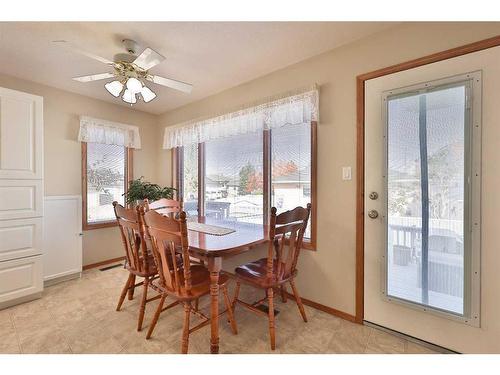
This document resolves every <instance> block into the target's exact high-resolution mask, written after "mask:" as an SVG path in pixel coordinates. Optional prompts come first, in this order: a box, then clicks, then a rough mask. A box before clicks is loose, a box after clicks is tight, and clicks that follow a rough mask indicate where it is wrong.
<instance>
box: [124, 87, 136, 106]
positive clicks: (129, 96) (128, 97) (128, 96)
mask: <svg viewBox="0 0 500 375" xmlns="http://www.w3.org/2000/svg"><path fill="white" fill-rule="evenodd" d="M122 99H123V101H124V102H125V103H129V104H135V103H136V102H137V97H136V96H135V94H134V93H132V92H131V91H130V90H129V89H127V90H125V92H124V93H123V96H122Z"/></svg>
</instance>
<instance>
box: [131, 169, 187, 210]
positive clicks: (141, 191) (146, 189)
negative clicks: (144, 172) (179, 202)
mask: <svg viewBox="0 0 500 375" xmlns="http://www.w3.org/2000/svg"><path fill="white" fill-rule="evenodd" d="M143 178H144V176H141V177H140V178H138V179H136V180H132V181H129V188H128V190H127V192H126V193H124V194H123V195H124V196H125V202H126V203H127V204H129V205H134V204H137V205H139V204H141V203H142V201H143V200H144V199H148V200H149V201H150V202H154V201H157V200H158V199H161V198H167V199H173V198H174V192H175V191H177V189H175V188H173V187H161V186H160V185H158V184H153V183H151V182H148V181H144V180H143Z"/></svg>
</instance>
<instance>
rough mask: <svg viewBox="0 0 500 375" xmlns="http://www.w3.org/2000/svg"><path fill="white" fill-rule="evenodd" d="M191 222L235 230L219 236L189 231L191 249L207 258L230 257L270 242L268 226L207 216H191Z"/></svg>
mask: <svg viewBox="0 0 500 375" xmlns="http://www.w3.org/2000/svg"><path fill="white" fill-rule="evenodd" d="M188 220H189V221H195V222H198V223H203V224H208V225H216V226H219V227H224V228H231V229H234V232H232V233H229V234H225V235H222V236H217V235H213V234H208V233H202V232H197V231H194V230H188V236H189V247H190V249H191V250H192V251H194V252H195V253H198V254H200V255H203V256H206V257H218V256H229V255H235V254H239V253H242V252H245V251H248V250H249V249H250V248H252V247H254V246H257V245H260V244H263V243H266V242H267V241H268V238H269V235H268V226H267V225H263V224H250V223H242V222H238V221H230V220H219V219H215V218H211V217H205V216H191V217H189V219H188Z"/></svg>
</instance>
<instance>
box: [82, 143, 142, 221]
mask: <svg viewBox="0 0 500 375" xmlns="http://www.w3.org/2000/svg"><path fill="white" fill-rule="evenodd" d="M81 144H82V154H81V157H82V164H81V176H82V178H81V180H82V229H83V230H93V229H101V228H110V227H116V226H117V225H118V224H117V222H116V220H113V221H108V222H104V223H98V224H89V223H88V222H87V143H86V142H81ZM125 156H126V157H125V193H126V192H127V191H128V183H129V181H130V180H132V179H133V178H134V149H133V148H130V147H126V148H125Z"/></svg>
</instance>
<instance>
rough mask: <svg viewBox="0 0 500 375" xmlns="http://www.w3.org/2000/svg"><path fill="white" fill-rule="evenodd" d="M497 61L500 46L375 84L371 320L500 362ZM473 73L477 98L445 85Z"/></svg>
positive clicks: (368, 263)
mask: <svg viewBox="0 0 500 375" xmlns="http://www.w3.org/2000/svg"><path fill="white" fill-rule="evenodd" d="M499 61H500V47H495V48H490V49H486V50H484V51H480V52H475V53H470V54H467V55H464V56H460V57H456V58H452V59H449V60H444V61H440V62H437V63H433V64H429V65H425V66H421V67H418V68H414V69H410V70H405V71H401V72H398V73H394V74H390V75H387V76H383V77H379V78H375V79H372V80H368V81H366V83H365V104H366V106H365V194H364V196H365V220H364V223H365V233H364V239H365V241H364V243H365V248H364V252H365V257H364V258H365V259H364V319H365V320H366V321H368V322H371V323H375V324H377V325H380V326H383V327H387V328H390V329H392V330H395V331H398V332H402V333H405V334H407V335H410V336H413V337H416V338H419V339H422V340H425V341H428V342H431V343H434V344H437V345H440V346H443V347H445V348H449V349H452V350H455V351H458V352H462V353H500V340H499V339H498V338H499V337H500V320H499V319H498V316H500V303H499V298H498V285H500V274H499V272H498V265H499V264H500V252H499V251H498V210H499V206H500V201H499V200H498V198H497V196H498V186H500V185H499V183H500V174H499V172H498V164H499V162H500V157H499V155H500V154H499V149H500V143H499V139H500V138H499V137H498V119H499V118H500V106H499V105H498V98H499V96H498V95H499V94H498V88H499V87H500V65H499ZM468 73H471V74H469V76H470V77H474V82H472V86H471V89H470V91H469V93H470V95H465V96H464V92H463V89H461V88H460V85H458V86H457V85H454V86H452V87H453V88H451V87H450V89H449V90H445V89H444V87H443V86H441V84H440V83H439V82H442V80H443V79H450V80H461V79H462V77H464V76H465V77H466V78H467V74H468ZM478 73H482V74H481V75H482V95H481V94H478V93H477V91H476V87H477V86H476V84H481V82H480V81H481V79H480V78H479V77H478V76H477V74H478ZM481 75H480V76H481ZM476 77H477V78H476ZM435 82H438V83H435ZM426 84H427V85H428V86H429V88H428V89H425V88H421V86H425V85H426ZM419 87H420V88H419ZM445 92H448V94H446V95H444V93H445ZM452 94H453V95H452ZM388 95H389V96H388ZM393 95H396V96H393ZM478 98H480V102H478ZM384 99H385V102H384ZM438 99H439V100H438ZM458 99H460V100H459V101H458ZM393 100H394V101H393ZM384 103H388V104H384ZM467 103H469V104H467ZM464 107H465V110H464ZM384 108H385V110H384ZM391 108H392V109H391ZM469 111H470V112H472V115H467V113H468V112H469ZM384 113H385V114H386V116H384ZM481 116H482V121H481V120H480V119H481ZM466 117H468V118H469V119H470V120H469V121H468V122H466V121H465V118H466ZM478 117H479V121H477V118H478ZM425 129H427V130H426V131H425ZM478 132H482V141H481V137H480V136H479V137H477V135H478ZM480 134H481V133H479V135H480ZM467 139H471V143H472V147H471V150H470V151H468V148H467V147H466V145H467V143H466V142H467ZM481 143H482V144H481ZM477 145H479V146H480V147H477ZM478 149H479V150H481V149H482V162H480V160H481V158H480V156H481V155H477V151H478ZM467 152H470V154H469V155H474V156H473V157H472V161H469V163H471V164H472V165H473V167H466V166H465V165H464V164H465V163H467V161H468V160H470V159H469V158H466V157H465V156H464V153H466V155H467ZM476 156H479V157H476ZM471 164H468V165H469V166H470V165H471ZM458 169H461V170H462V171H468V172H467V173H465V172H464V177H465V178H464V179H463V180H461V179H460V178H458V179H457V178H455V176H456V174H455V171H456V170H458ZM471 172H472V173H471ZM467 175H468V176H470V177H469V178H467ZM436 181H437V182H438V183H439V184H438V183H437V182H436ZM451 182H452V183H453V184H451ZM478 188H479V190H480V194H481V201H482V204H479V203H478V202H477V201H476V198H475V196H476V193H475V192H477V191H478ZM372 192H376V193H378V196H376V195H374V194H371V193H372ZM461 200H462V201H461ZM425 202H427V203H425ZM443 202H444V204H442V203H443ZM465 202H467V203H469V204H465ZM425 205H427V207H425ZM460 206H463V207H464V208H463V209H462V211H460ZM377 213H378V216H377V215H376V214H377ZM466 213H467V214H466ZM479 214H480V215H479ZM460 216H462V217H463V219H461V220H460V219H458V218H459V217H460ZM479 216H480V217H479ZM478 217H479V219H478ZM479 228H481V230H480V231H479ZM461 231H462V233H461ZM479 232H481V233H479ZM457 233H458V235H457ZM468 239H469V240H468ZM479 242H480V243H479ZM467 244H470V245H469V246H467ZM479 251H480V262H479V259H478V258H479V257H478V256H477V255H479V253H478V252H479ZM464 257H465V259H464ZM467 259H469V261H467ZM479 275H480V280H479ZM479 281H480V291H479V285H478V283H479ZM456 286H460V287H461V288H462V290H459V289H458V290H457V288H455V287H456ZM467 300H468V301H469V302H470V304H467V303H466V302H467ZM457 302H458V303H457ZM476 304H477V305H478V306H480V309H477V310H476V311H475V310H474V306H475V305H476ZM479 310H480V311H479ZM479 312H480V314H479Z"/></svg>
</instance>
